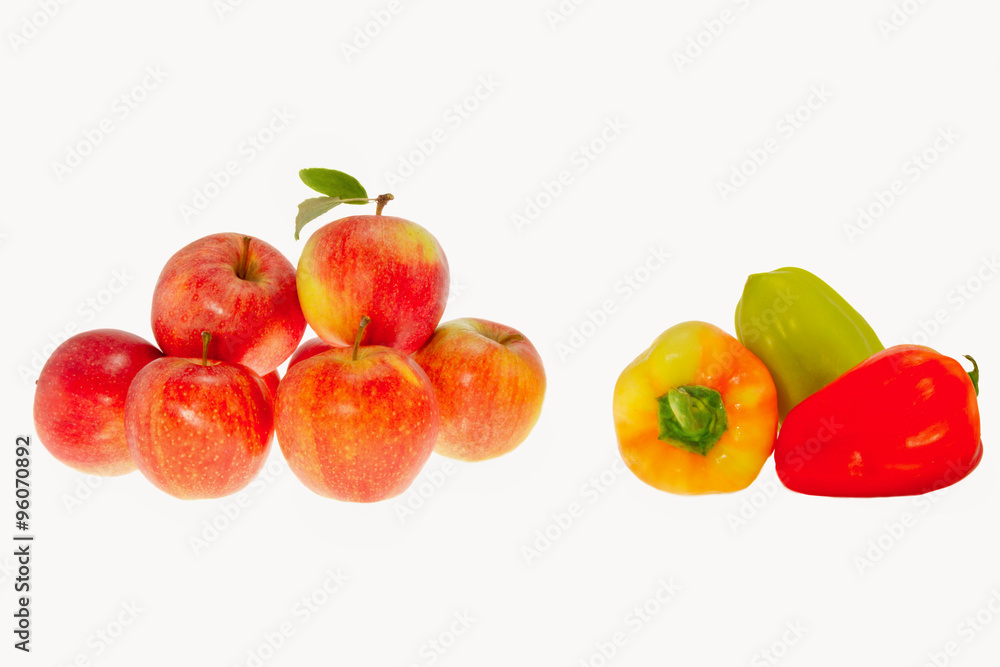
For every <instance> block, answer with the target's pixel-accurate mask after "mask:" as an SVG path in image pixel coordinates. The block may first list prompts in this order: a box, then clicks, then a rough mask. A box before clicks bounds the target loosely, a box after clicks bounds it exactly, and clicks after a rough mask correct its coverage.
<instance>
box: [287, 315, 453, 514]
mask: <svg viewBox="0 0 1000 667" xmlns="http://www.w3.org/2000/svg"><path fill="white" fill-rule="evenodd" d="M366 326H368V318H362V320H361V324H360V326H359V327H358V329H357V332H356V335H355V341H354V345H353V347H347V348H334V349H330V350H326V351H324V352H321V353H319V354H316V355H315V356H312V357H310V358H308V359H305V360H303V361H300V362H298V363H297V364H295V365H294V366H291V367H289V369H288V372H287V373H286V374H285V377H284V378H282V380H281V384H280V385H279V386H278V401H277V404H276V406H275V428H276V430H277V434H278V444H279V446H280V447H281V451H282V453H283V454H284V456H285V460H286V461H287V462H288V467H289V468H291V470H292V472H293V473H294V474H295V476H296V477H297V478H298V479H299V480H300V481H302V483H303V484H305V486H306V487H308V488H309V489H310V490H312V491H313V492H315V493H317V494H319V495H321V496H325V497H327V498H334V499H336V500H345V501H353V502H375V501H379V500H386V499H389V498H393V497H395V496H398V495H399V494H401V493H402V492H403V491H405V490H406V489H407V488H408V487H409V486H410V484H411V483H412V482H413V480H414V479H415V478H416V476H417V474H419V472H420V470H421V469H422V468H423V466H424V464H425V463H426V462H427V459H428V458H429V457H430V455H431V452H432V451H433V449H434V442H435V440H436V438H437V434H438V407H437V400H436V398H435V396H434V388H433V387H432V386H431V383H430V380H428V379H427V375H426V374H425V373H424V371H423V370H421V368H420V366H418V365H417V364H416V362H414V361H413V360H412V359H411V358H410V357H408V356H406V355H405V354H403V353H402V352H400V351H399V350H396V349H393V348H390V347H384V346H366V347H361V346H360V341H361V340H362V338H363V334H364V330H365V328H366Z"/></svg>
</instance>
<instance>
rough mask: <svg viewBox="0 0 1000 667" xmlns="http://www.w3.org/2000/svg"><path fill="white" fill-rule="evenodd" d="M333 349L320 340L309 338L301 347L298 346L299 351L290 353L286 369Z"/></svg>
mask: <svg viewBox="0 0 1000 667" xmlns="http://www.w3.org/2000/svg"><path fill="white" fill-rule="evenodd" d="M333 348H334V346H333V345H330V344H329V343H327V342H326V341H324V340H323V339H322V338H310V339H309V340H307V341H306V342H304V343H302V345H299V349H297V350H295V352H293V353H292V356H291V357H290V358H289V359H288V367H289V368H291V367H292V366H294V365H295V364H297V363H299V362H300V361H305V360H306V359H309V358H311V357H315V356H316V355H317V354H319V353H320V352H326V351H327V350H332V349H333Z"/></svg>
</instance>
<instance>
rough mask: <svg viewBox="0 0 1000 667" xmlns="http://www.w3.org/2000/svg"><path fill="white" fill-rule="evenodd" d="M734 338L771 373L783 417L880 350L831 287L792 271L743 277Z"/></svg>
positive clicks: (860, 319) (872, 335) (868, 328)
mask: <svg viewBox="0 0 1000 667" xmlns="http://www.w3.org/2000/svg"><path fill="white" fill-rule="evenodd" d="M736 337H737V338H739V340H740V342H741V343H743V344H744V345H746V346H747V347H748V348H749V349H750V351H751V352H753V353H754V354H755V355H757V357H759V358H760V360H761V361H763V362H764V365H765V366H767V368H768V370H769V371H771V377H772V378H773V379H774V385H775V387H776V388H777V390H778V411H779V413H780V415H781V418H782V419H783V418H784V417H785V415H787V414H788V411H789V410H791V409H792V408H793V407H795V406H796V405H797V404H798V403H799V402H801V401H802V400H803V399H804V398H805V397H806V396H809V395H811V394H814V393H815V392H817V391H819V390H820V389H822V388H823V387H825V386H826V385H827V384H829V383H830V382H833V380H835V379H836V378H838V377H840V376H841V375H842V374H843V373H845V372H847V371H848V370H850V369H851V368H853V367H854V366H855V365H857V364H859V363H861V362H862V361H864V360H865V359H867V358H868V357H870V356H871V355H873V354H875V353H876V352H878V351H880V350H882V349H884V348H885V346H884V345H882V343H881V342H879V339H878V336H876V335H875V332H874V331H873V330H872V328H871V326H869V325H868V323H867V322H866V321H865V319H864V318H863V317H861V315H860V314H858V311H856V310H855V309H854V308H852V307H851V305H850V304H849V303H847V301H845V300H844V298H843V297H842V296H840V295H839V294H837V292H835V291H834V290H833V288H832V287H830V286H829V285H827V284H826V283H825V282H823V281H822V280H820V279H819V278H818V277H816V276H815V275H813V274H812V273H810V272H808V271H806V270H804V269H797V268H794V267H786V268H783V269H778V270H776V271H771V272H770V273H755V274H753V275H751V276H750V277H749V278H747V282H746V285H745V286H744V287H743V295H742V297H741V298H740V301H739V303H738V304H737V305H736Z"/></svg>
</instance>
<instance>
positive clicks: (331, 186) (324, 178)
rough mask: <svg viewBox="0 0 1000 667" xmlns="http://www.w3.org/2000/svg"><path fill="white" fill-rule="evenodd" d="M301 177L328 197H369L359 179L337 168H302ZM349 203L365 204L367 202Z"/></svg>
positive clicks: (304, 181)
mask: <svg viewBox="0 0 1000 667" xmlns="http://www.w3.org/2000/svg"><path fill="white" fill-rule="evenodd" d="M299 178H301V179H302V182H303V183H305V184H306V185H308V186H309V187H310V188H312V189H313V190H315V191H316V192H318V193H320V194H321V195H326V196H327V197H337V198H339V199H368V193H367V192H365V188H364V186H362V185H361V183H359V182H358V179H356V178H354V177H353V176H351V175H350V174H345V173H344V172H342V171H337V170H336V169H302V170H300V171H299ZM348 203H356V204H364V203H365V202H348Z"/></svg>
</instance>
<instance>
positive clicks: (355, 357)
mask: <svg viewBox="0 0 1000 667" xmlns="http://www.w3.org/2000/svg"><path fill="white" fill-rule="evenodd" d="M371 321H372V320H371V318H370V317H368V316H367V315H365V316H364V317H362V318H361V324H360V325H358V335H357V336H355V337H354V351H353V352H352V353H351V361H357V360H358V348H359V347H361V335H362V334H363V333H364V332H365V327H367V326H368V323H369V322H371Z"/></svg>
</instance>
